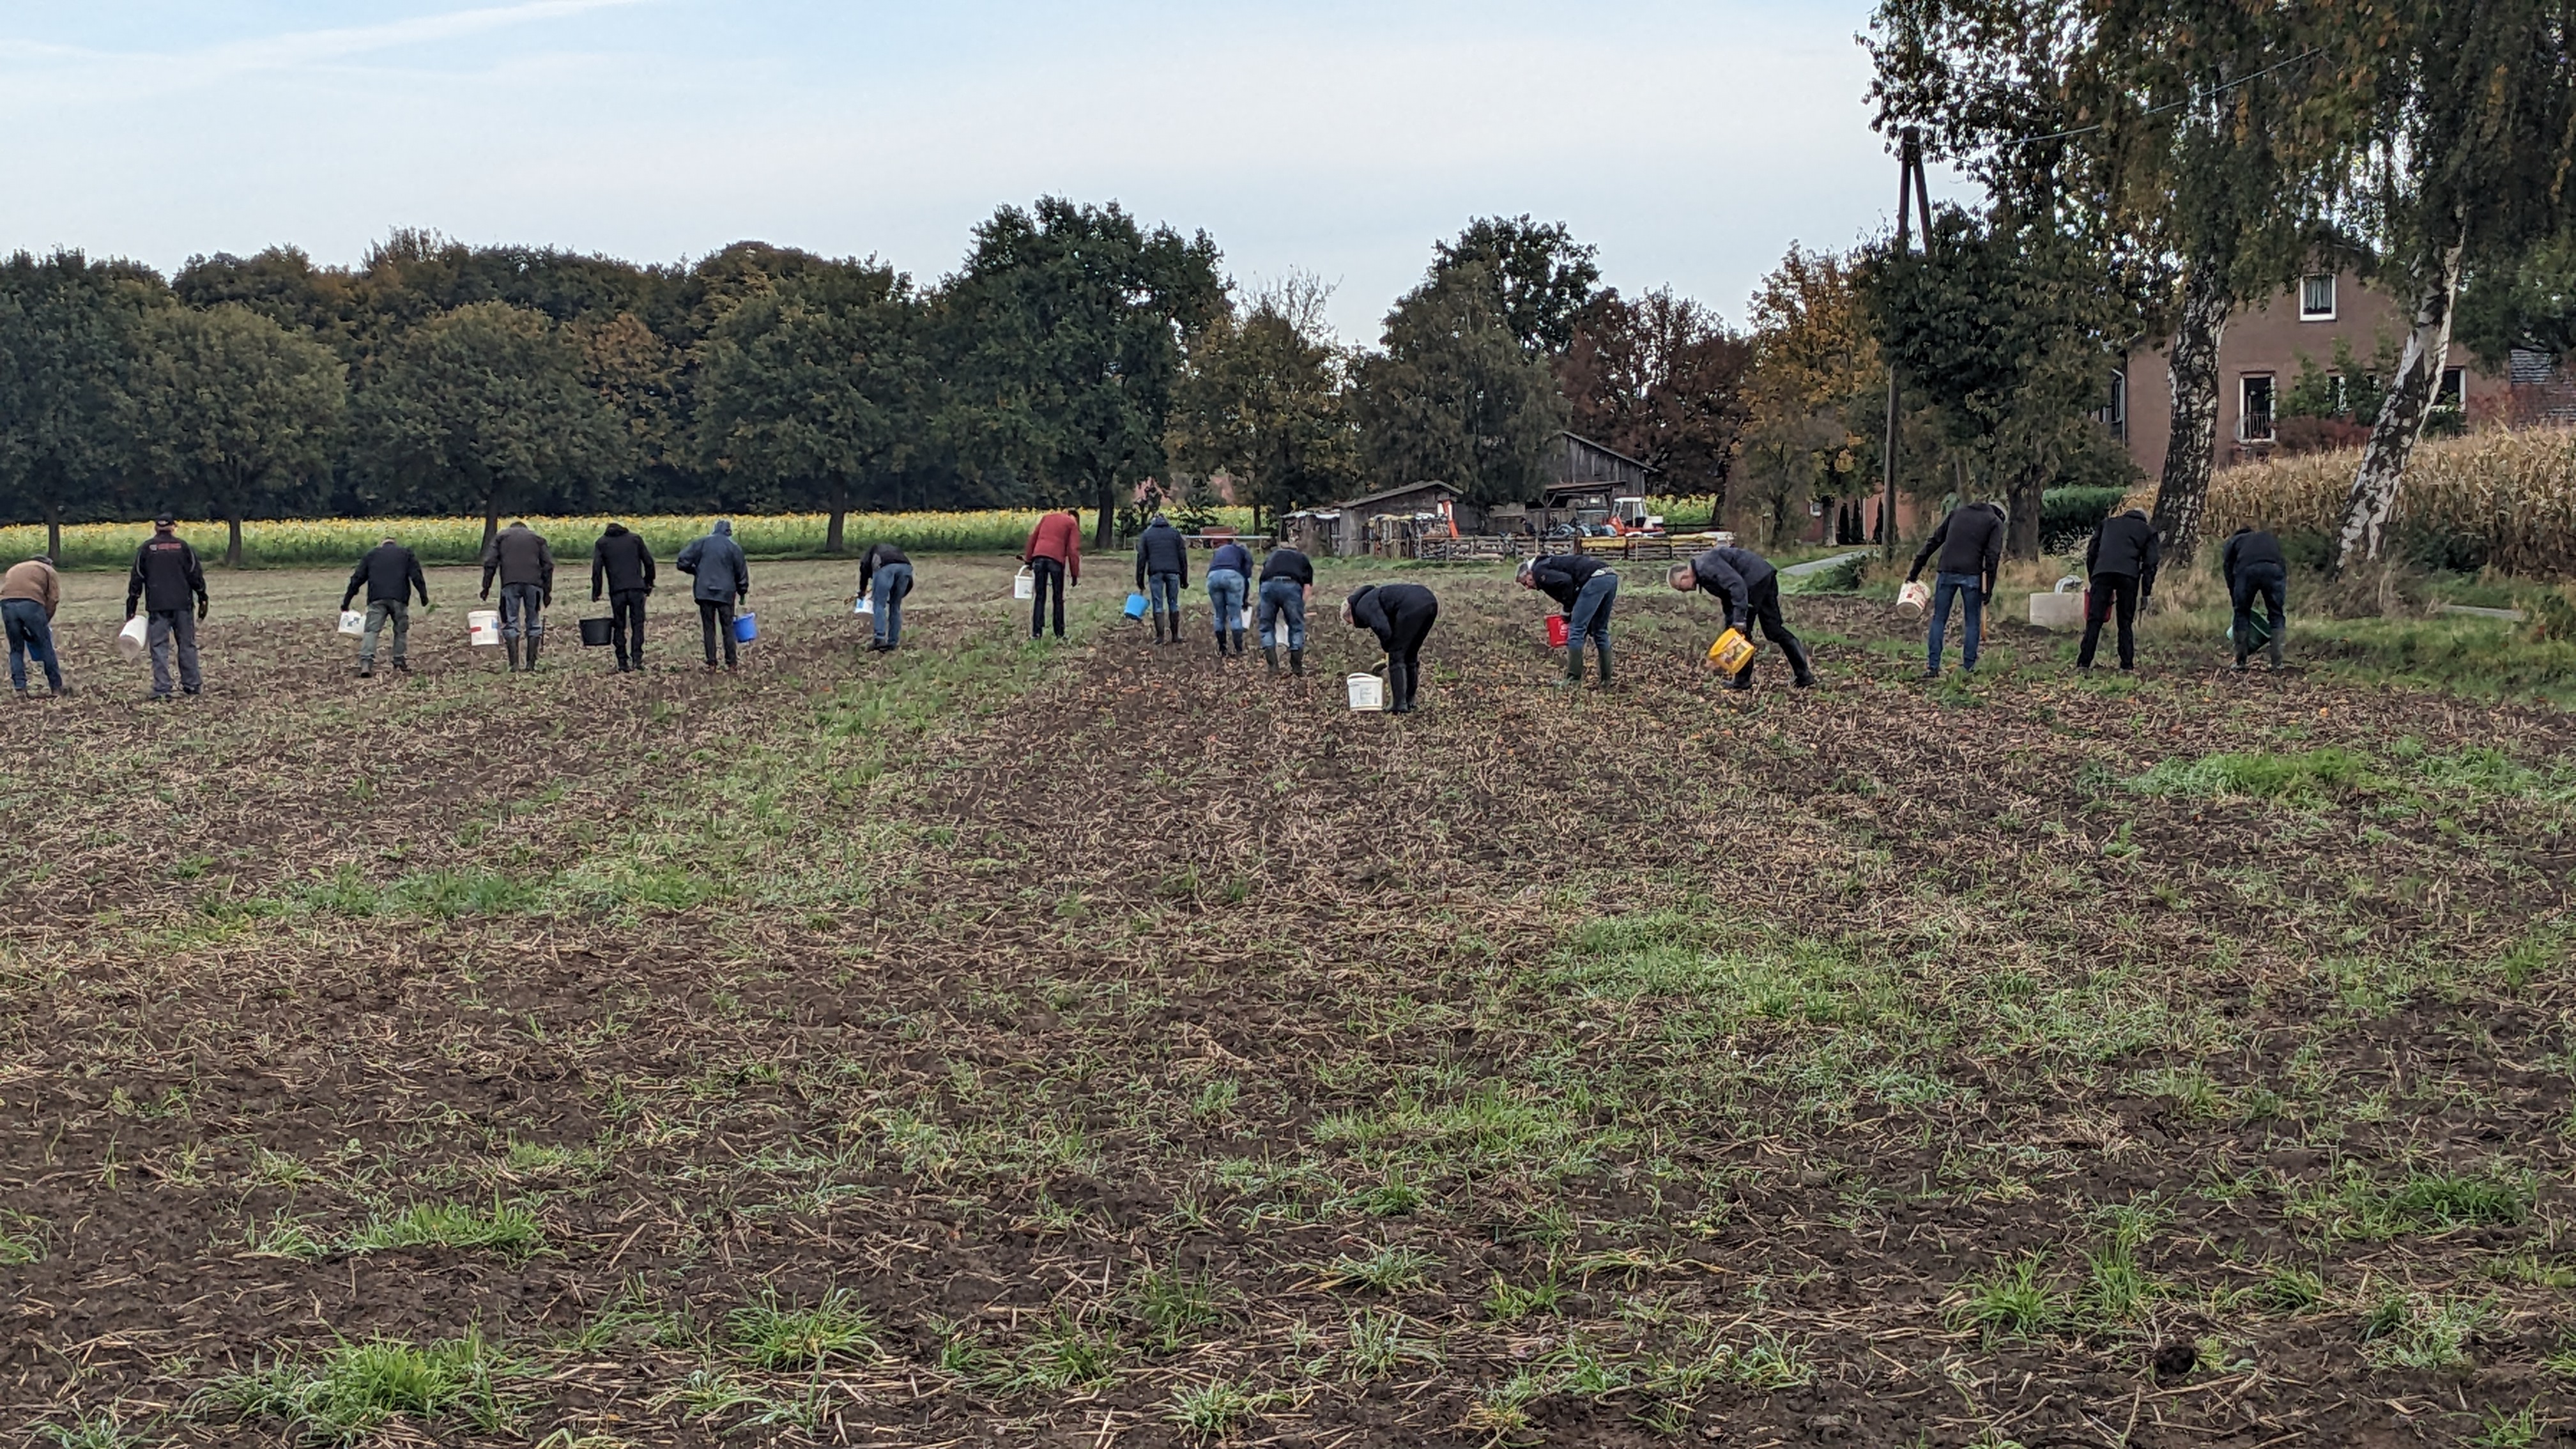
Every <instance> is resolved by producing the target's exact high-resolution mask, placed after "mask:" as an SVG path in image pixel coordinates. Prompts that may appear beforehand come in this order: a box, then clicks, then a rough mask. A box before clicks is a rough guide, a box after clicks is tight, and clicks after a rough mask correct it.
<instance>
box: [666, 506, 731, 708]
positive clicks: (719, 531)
mask: <svg viewBox="0 0 2576 1449" xmlns="http://www.w3.org/2000/svg"><path fill="white" fill-rule="evenodd" d="M671 567H673V568H675V569H678V570H679V571H680V572H682V573H684V574H687V575H689V576H690V577H691V578H693V579H695V580H696V581H697V582H696V584H695V586H694V587H692V588H691V589H690V591H689V592H690V594H691V595H692V596H693V597H694V598H696V600H697V603H698V632H699V634H700V635H702V636H703V637H704V639H705V641H706V646H707V672H708V673H710V674H712V673H714V672H715V667H716V636H717V635H719V634H721V635H723V636H724V667H725V668H727V669H739V668H741V667H742V661H741V660H740V658H738V657H737V655H736V653H735V650H736V647H737V646H736V645H735V643H734V637H733V611H734V609H735V607H736V606H738V605H740V604H741V603H743V602H744V601H745V600H747V599H749V598H750V597H751V561H750V560H749V559H746V558H744V557H743V556H742V545H741V544H738V543H736V542H734V541H733V522H732V520H730V519H724V518H719V519H717V520H716V522H715V527H713V528H711V529H709V530H707V532H706V534H705V536H704V537H701V538H696V539H692V540H690V542H689V546H688V547H687V548H684V549H682V550H680V556H679V557H678V558H675V559H673V560H671Z"/></svg>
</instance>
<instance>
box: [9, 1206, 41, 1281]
mask: <svg viewBox="0 0 2576 1449" xmlns="http://www.w3.org/2000/svg"><path fill="white" fill-rule="evenodd" d="M44 1258H45V1224H44V1220H43V1219H41V1218H36V1217H30V1216H29V1215H27V1214H26V1213H22V1212H15V1211H12V1210H11V1209H8V1208H0V1268H16V1267H23V1266H24V1265H26V1264H29V1263H40V1262H43V1261H44Z"/></svg>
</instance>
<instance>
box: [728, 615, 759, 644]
mask: <svg viewBox="0 0 2576 1449" xmlns="http://www.w3.org/2000/svg"><path fill="white" fill-rule="evenodd" d="M759 637H760V626H759V625H758V624H756V623H754V622H752V613H751V611H750V610H749V609H745V610H743V611H742V612H741V613H739V614H736V615H734V616H733V642H735V643H736V644H748V643H750V642H751V641H752V640H754V639H757V638H759Z"/></svg>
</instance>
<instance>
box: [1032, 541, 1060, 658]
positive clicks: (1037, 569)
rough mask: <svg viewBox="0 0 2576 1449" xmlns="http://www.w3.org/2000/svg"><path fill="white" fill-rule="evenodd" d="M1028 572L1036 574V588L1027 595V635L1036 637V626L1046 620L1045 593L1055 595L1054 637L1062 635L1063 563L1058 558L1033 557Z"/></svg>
mask: <svg viewBox="0 0 2576 1449" xmlns="http://www.w3.org/2000/svg"><path fill="white" fill-rule="evenodd" d="M1029 572H1030V573H1031V574H1033V575H1035V576H1036V581H1037V589H1036V591H1035V592H1033V593H1031V594H1030V595H1029V637H1030V638H1032V639H1034V638H1036V637H1038V627H1039V626H1040V625H1041V624H1043V623H1045V622H1046V610H1047V595H1048V593H1049V592H1050V591H1052V592H1053V593H1054V595H1055V637H1057V638H1059V639H1061V638H1063V637H1064V563H1063V561H1062V560H1060V559H1051V558H1033V559H1030V560H1029Z"/></svg>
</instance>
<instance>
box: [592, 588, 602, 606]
mask: <svg viewBox="0 0 2576 1449" xmlns="http://www.w3.org/2000/svg"><path fill="white" fill-rule="evenodd" d="M599 600H600V593H599V590H597V589H593V590H591V591H590V601H591V602H592V603H594V604H596V603H598V602H599Z"/></svg>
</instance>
